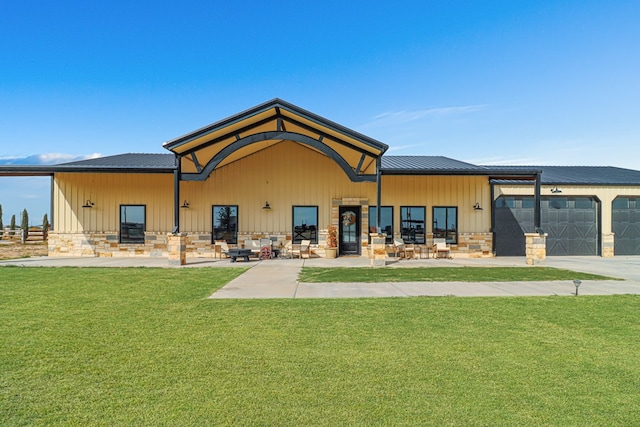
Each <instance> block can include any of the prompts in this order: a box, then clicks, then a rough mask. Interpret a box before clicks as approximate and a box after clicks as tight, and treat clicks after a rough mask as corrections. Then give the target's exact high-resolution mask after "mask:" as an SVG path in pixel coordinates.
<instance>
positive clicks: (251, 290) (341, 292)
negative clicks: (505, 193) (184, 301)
mask: <svg viewBox="0 0 640 427" xmlns="http://www.w3.org/2000/svg"><path fill="white" fill-rule="evenodd" d="M2 265H16V266H24V267H62V266H73V267H163V268H198V267H214V268H228V267H248V270H247V271H246V272H245V273H244V274H242V275H240V276H239V277H237V278H236V279H234V280H232V281H231V282H230V283H228V284H227V285H226V286H224V287H223V288H221V289H220V290H219V291H217V292H216V293H214V294H213V295H211V297H210V298H214V299H219V298H358V297H408V296H546V295H573V294H574V293H575V287H574V285H573V283H572V282H571V281H546V282H471V283H469V282H405V283H299V282H298V273H299V272H300V269H301V268H302V267H303V266H308V267H362V268H368V267H369V266H370V264H369V260H368V259H367V258H362V257H340V258H337V259H334V260H329V259H324V258H312V259H305V260H300V259H277V260H269V261H255V260H252V261H250V262H248V263H245V262H236V263H231V262H229V260H228V259H224V260H220V259H208V258H207V259H202V258H196V259H191V258H190V259H188V263H187V265H186V266H183V267H170V266H169V263H168V260H167V259H166V258H70V257H34V258H24V259H18V260H5V261H0V266H2ZM542 265H544V266H549V267H556V268H563V269H568V270H573V271H581V272H586V273H594V274H600V275H604V276H609V277H615V278H621V279H625V280H623V281H618V280H612V281H609V280H607V281H584V282H583V283H582V285H581V286H580V289H579V293H580V295H611V294H640V256H635V257H624V256H622V257H614V258H601V257H549V258H547V259H546V260H545V261H544V263H543V264H542ZM439 266H442V267H444V266H449V267H454V266H455V267H464V266H475V267H522V268H527V265H526V262H525V259H524V258H521V257H500V258H482V259H462V258H461V259H451V260H448V259H443V260H434V259H421V260H417V259H416V260H401V261H395V260H393V259H392V260H391V261H390V262H388V265H387V267H385V268H410V267H425V268H428V267H439ZM427 274H428V273H427Z"/></svg>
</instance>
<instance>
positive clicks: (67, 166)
mask: <svg viewBox="0 0 640 427" xmlns="http://www.w3.org/2000/svg"><path fill="white" fill-rule="evenodd" d="M174 169H175V157H174V155H173V154H164V153H162V154H157V153H127V154H117V155H115V156H106V157H98V158H95V159H87V160H79V161H75V162H68V163H59V164H56V165H19V166H18V165H8V166H0V175H3V176H48V175H49V176H50V175H53V174H54V173H56V172H128V173H172V172H173V171H174Z"/></svg>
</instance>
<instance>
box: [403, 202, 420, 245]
mask: <svg viewBox="0 0 640 427" xmlns="http://www.w3.org/2000/svg"><path fill="white" fill-rule="evenodd" d="M424 219H425V208H424V207H422V206H400V237H402V239H403V240H404V241H406V242H413V243H421V244H423V243H424V242H425V236H424Z"/></svg>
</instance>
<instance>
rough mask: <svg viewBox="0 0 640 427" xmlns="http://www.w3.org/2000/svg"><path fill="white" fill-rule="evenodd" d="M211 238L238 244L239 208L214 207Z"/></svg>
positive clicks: (230, 206)
mask: <svg viewBox="0 0 640 427" xmlns="http://www.w3.org/2000/svg"><path fill="white" fill-rule="evenodd" d="M211 238H212V239H213V241H214V242H215V241H216V240H225V241H226V242H227V243H234V244H236V243H238V206H235V205H224V206H221V205H214V206H213V233H212V235H211Z"/></svg>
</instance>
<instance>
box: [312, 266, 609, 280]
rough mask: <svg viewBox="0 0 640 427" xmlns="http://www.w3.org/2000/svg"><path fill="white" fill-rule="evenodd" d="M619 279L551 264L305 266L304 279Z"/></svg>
mask: <svg viewBox="0 0 640 427" xmlns="http://www.w3.org/2000/svg"><path fill="white" fill-rule="evenodd" d="M573 279H580V280H616V279H612V278H611V277H605V276H598V275H596V274H589V273H581V272H576V271H570V270H563V269H560V268H552V267H427V268H349V267H345V268H322V267H305V268H303V269H302V272H301V273H300V281H301V282H316V283H322V282H324V283H327V282H360V283H373V282H427V281H428V282H458V281H459V282H508V281H516V282H517V281H536V280H543V281H544V280H573Z"/></svg>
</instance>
